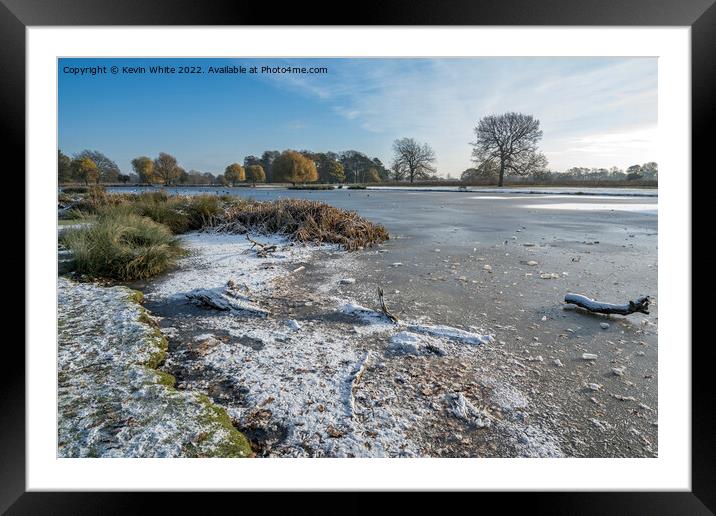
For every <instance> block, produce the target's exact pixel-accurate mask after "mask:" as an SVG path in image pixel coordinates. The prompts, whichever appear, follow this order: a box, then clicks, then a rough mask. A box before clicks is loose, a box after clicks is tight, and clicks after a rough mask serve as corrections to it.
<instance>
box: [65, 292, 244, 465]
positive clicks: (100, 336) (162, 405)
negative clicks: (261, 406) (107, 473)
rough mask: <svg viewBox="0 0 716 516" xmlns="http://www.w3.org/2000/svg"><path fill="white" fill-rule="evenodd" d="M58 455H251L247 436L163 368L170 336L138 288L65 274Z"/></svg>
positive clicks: (218, 410) (212, 405)
mask: <svg viewBox="0 0 716 516" xmlns="http://www.w3.org/2000/svg"><path fill="white" fill-rule="evenodd" d="M58 291H59V297H58V303H59V307H60V309H59V315H58V328H59V340H58V342H59V349H58V456H59V457H213V456H220V457H225V456H232V457H246V456H249V455H250V454H251V449H250V447H249V444H248V441H246V439H245V438H244V437H243V436H242V435H241V434H239V433H238V432H237V431H236V430H235V429H234V428H233V427H232V426H231V424H230V421H229V419H228V417H227V415H226V413H225V412H224V411H223V410H222V409H220V408H218V407H217V406H215V405H214V404H213V403H211V402H210V401H209V400H208V398H207V397H206V396H202V395H201V394H199V393H197V392H179V391H177V390H175V389H174V388H173V384H174V378H173V377H172V376H171V375H169V374H166V373H162V372H160V371H157V370H156V369H155V368H156V366H157V365H158V364H159V363H160V362H161V361H162V360H163V358H164V355H165V353H166V341H165V339H164V337H163V336H162V335H161V333H159V331H158V330H157V329H156V328H154V327H152V325H151V324H150V323H149V319H148V316H147V314H146V312H145V310H144V309H143V308H142V307H141V306H140V305H139V304H138V303H137V300H138V296H139V293H138V292H136V291H132V290H130V289H127V288H124V287H103V286H99V285H96V284H93V283H75V282H73V281H71V280H68V279H65V278H59V279H58Z"/></svg>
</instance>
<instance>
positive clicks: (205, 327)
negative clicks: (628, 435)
mask: <svg viewBox="0 0 716 516" xmlns="http://www.w3.org/2000/svg"><path fill="white" fill-rule="evenodd" d="M183 238H184V240H185V243H186V245H187V246H188V247H189V249H190V250H191V255H190V256H189V257H187V258H185V259H184V260H182V261H181V263H180V265H179V268H178V269H177V270H176V271H174V272H172V273H170V274H169V275H167V276H165V277H164V278H162V279H160V280H158V281H156V282H154V283H153V284H151V285H150V286H149V287H148V288H147V289H146V291H145V295H146V299H147V304H148V306H150V307H154V308H156V311H157V313H159V314H160V315H162V316H163V317H164V319H163V320H162V323H161V325H162V330H163V331H164V332H165V334H166V335H167V336H168V337H169V339H170V351H169V357H168V359H167V361H166V364H165V366H164V368H165V369H166V370H168V371H171V372H172V373H174V374H176V375H177V381H178V383H177V386H178V387H179V388H180V389H185V390H198V391H203V392H206V393H207V394H209V395H210V396H211V397H212V398H213V399H214V401H216V402H217V403H219V404H221V405H222V406H224V407H226V409H227V411H228V413H229V414H230V415H231V416H232V418H233V420H234V421H235V422H236V424H237V426H238V428H240V429H241V430H242V431H244V432H245V433H246V434H247V436H249V438H252V439H253V440H254V441H255V442H258V443H259V447H260V448H261V449H260V452H259V454H260V455H262V456H289V457H301V456H310V457H321V456H330V457H386V456H387V457H401V456H426V455H432V454H434V452H435V450H436V442H437V440H439V439H440V438H442V437H443V436H441V435H439V430H435V428H436V425H437V427H438V428H439V427H440V425H441V423H440V421H443V420H445V419H446V418H450V419H451V420H452V423H453V424H457V425H463V426H464V427H465V429H466V431H467V432H481V431H490V432H499V433H501V434H502V435H504V436H506V438H507V439H508V440H510V439H511V440H512V441H513V445H512V446H513V448H512V449H513V450H514V454H516V455H523V456H560V455H561V452H560V449H559V445H558V444H557V441H556V440H555V438H554V437H553V436H551V435H550V434H549V432H547V431H546V430H544V429H542V428H540V427H537V426H534V425H529V424H527V423H526V422H525V419H524V416H523V414H522V413H521V412H520V410H521V408H523V407H521V408H519V409H518V408H516V407H515V406H514V403H512V405H509V406H508V405H505V406H504V407H503V406H501V405H500V404H499V402H500V400H503V399H516V398H519V396H520V394H519V392H517V394H514V392H513V391H516V389H515V387H513V386H511V385H507V384H505V382H504V381H500V380H497V379H494V378H489V377H488V376H485V378H484V379H483V380H481V384H482V385H484V388H485V389H487V390H489V391H494V392H495V393H499V392H508V391H509V392H513V395H512V396H511V398H510V397H506V396H504V395H502V396H501V395H499V394H496V395H495V396H496V398H495V399H494V400H492V402H491V403H493V404H496V405H495V406H496V407H498V410H499V411H500V412H499V413H494V414H491V413H490V412H489V410H487V409H486V408H482V407H481V408H479V409H478V408H475V407H474V406H473V407H472V408H470V407H469V406H468V405H466V404H465V403H464V400H463V399H461V398H460V397H459V396H458V392H457V391H450V392H448V393H447V394H445V395H442V394H441V395H439V396H438V394H437V392H438V391H435V392H433V391H432V390H431V389H430V388H428V387H426V386H423V387H421V388H418V386H419V385H423V383H425V382H428V381H430V379H431V378H434V377H435V375H436V374H437V373H435V372H434V368H436V367H437V365H438V361H440V360H453V359H460V360H469V361H475V360H479V353H480V350H481V349H482V348H483V347H489V346H493V345H495V341H494V339H493V337H492V336H491V335H490V333H491V332H489V331H487V330H481V329H479V328H469V329H463V328H454V327H450V326H446V325H442V324H440V321H432V320H430V318H429V317H427V316H423V317H421V318H418V319H416V320H408V321H402V320H401V321H399V322H398V323H393V322H392V321H390V319H388V318H387V317H386V316H385V315H384V314H383V313H382V312H380V311H379V308H378V306H377V300H376V306H375V308H370V307H365V306H361V305H360V304H359V303H357V302H356V300H354V299H351V298H350V297H348V296H346V295H345V293H344V292H343V290H342V289H341V285H343V284H344V283H350V282H349V281H346V277H347V275H348V274H349V273H350V271H351V267H352V257H351V254H350V253H345V252H342V251H339V250H338V249H336V248H335V247H322V248H319V247H316V246H303V245H294V244H291V243H290V242H288V241H286V240H285V239H282V238H278V237H269V238H267V237H265V236H259V235H254V236H253V238H254V239H255V240H259V241H261V242H265V243H271V244H275V245H276V246H277V247H278V250H277V251H276V253H274V254H273V255H272V256H270V257H268V258H261V257H259V256H257V255H256V254H255V253H254V252H253V251H252V250H251V246H252V244H251V243H250V242H249V241H248V240H246V239H245V238H244V237H243V236H241V235H222V234H211V233H193V234H188V235H185V236H184V237H183ZM306 266H308V267H314V268H319V269H320V270H323V271H327V273H328V278H327V279H326V280H325V281H323V282H322V284H321V285H320V286H319V285H311V284H307V282H306V281H304V280H303V279H302V273H303V270H304V269H305V267H306ZM197 289H209V290H211V291H212V292H213V294H212V295H213V296H218V297H215V298H212V297H211V296H209V298H208V299H204V301H197V298H196V296H195V292H196V290H197ZM217 299H218V303H217V302H215V301H216V300H217ZM237 299H239V300H241V301H242V302H243V303H250V304H251V306H252V307H253V308H254V309H251V310H246V309H244V308H243V306H244V305H241V304H239V305H234V304H233V303H234V301H235V300H237ZM206 301H208V302H206ZM217 306H218V307H219V308H220V309H217ZM227 306H228V308H226V307H227ZM412 367H415V368H416V371H417V370H421V371H423V373H421V374H418V373H415V372H411V368H412ZM444 383H449V382H447V381H445V382H444ZM455 388H458V389H459V387H458V386H457V385H456V386H455ZM499 389H502V391H500V390H499ZM510 389H511V390H510ZM426 392H430V395H427V394H425V393H426ZM463 397H464V396H463ZM472 399H473V401H475V403H478V401H479V400H477V399H476V398H475V397H473V398H472ZM466 400H467V398H466ZM495 400H497V401H495ZM467 402H469V400H467ZM456 403H457V405H456ZM456 406H458V408H457V409H455V407H456ZM455 410H457V411H458V413H461V414H462V413H464V414H467V415H468V416H466V417H467V420H463V419H464V418H463V419H459V418H457V416H455V415H454V414H455V413H456V412H455ZM475 411H477V412H475ZM473 413H474V414H477V413H479V414H480V421H481V422H482V424H481V425H476V423H475V421H476V420H475V418H474V417H472V416H470V415H469V414H473ZM428 421H431V425H430V428H431V430H429V429H428V428H427V427H426V425H425V423H426V422H428ZM488 422H489V423H490V424H488ZM488 427H489V428H490V430H485V429H486V428H488ZM435 432H438V435H435Z"/></svg>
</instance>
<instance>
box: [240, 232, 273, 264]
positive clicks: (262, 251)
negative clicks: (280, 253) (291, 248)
mask: <svg viewBox="0 0 716 516" xmlns="http://www.w3.org/2000/svg"><path fill="white" fill-rule="evenodd" d="M246 239H247V240H248V241H249V242H251V249H253V248H255V247H258V249H257V250H256V256H258V257H259V258H266V257H267V256H268V255H269V253H273V252H274V251H276V245H275V244H262V243H261V242H257V241H256V240H254V239H252V238H251V237H250V236H249V235H246Z"/></svg>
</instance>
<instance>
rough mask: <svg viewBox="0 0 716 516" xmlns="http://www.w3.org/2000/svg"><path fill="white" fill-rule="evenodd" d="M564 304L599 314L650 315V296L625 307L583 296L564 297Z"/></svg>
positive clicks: (631, 302) (571, 295)
mask: <svg viewBox="0 0 716 516" xmlns="http://www.w3.org/2000/svg"><path fill="white" fill-rule="evenodd" d="M564 302H565V303H570V304H573V305H577V306H578V307H580V308H584V309H585V310H588V311H590V312H594V313H599V314H607V315H611V314H618V315H629V314H633V313H635V312H640V313H642V314H648V313H649V296H644V297H640V298H638V299H637V300H636V301H629V302H628V303H627V304H624V305H615V304H612V303H602V302H601V301H595V300H594V299H590V298H588V297H587V296H583V295H581V294H567V295H566V296H564Z"/></svg>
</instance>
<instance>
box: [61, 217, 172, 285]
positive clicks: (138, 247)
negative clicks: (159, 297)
mask: <svg viewBox="0 0 716 516" xmlns="http://www.w3.org/2000/svg"><path fill="white" fill-rule="evenodd" d="M60 240H61V243H62V244H63V245H65V246H66V247H67V248H68V249H69V250H70V251H71V252H72V257H73V269H74V270H75V271H76V272H79V273H81V274H86V275H87V276H90V277H103V278H111V279H116V280H120V281H131V280H136V279H146V278H150V277H152V276H155V275H157V274H160V273H162V272H164V271H166V270H167V269H169V268H170V267H171V266H172V265H174V263H175V261H176V259H177V258H178V257H180V256H181V255H182V254H183V253H184V251H183V248H182V247H181V245H180V243H179V241H178V240H177V239H176V237H174V235H172V233H171V231H170V230H169V229H168V228H167V227H165V226H163V225H161V224H158V223H156V222H153V221H152V220H150V219H148V218H145V217H140V216H138V215H136V214H133V213H122V212H120V211H119V210H111V211H110V212H103V213H101V214H100V215H99V217H98V219H97V221H96V222H95V223H94V224H91V225H88V226H86V227H81V228H70V229H68V230H66V231H64V232H63V233H62V234H61V236H60Z"/></svg>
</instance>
